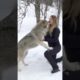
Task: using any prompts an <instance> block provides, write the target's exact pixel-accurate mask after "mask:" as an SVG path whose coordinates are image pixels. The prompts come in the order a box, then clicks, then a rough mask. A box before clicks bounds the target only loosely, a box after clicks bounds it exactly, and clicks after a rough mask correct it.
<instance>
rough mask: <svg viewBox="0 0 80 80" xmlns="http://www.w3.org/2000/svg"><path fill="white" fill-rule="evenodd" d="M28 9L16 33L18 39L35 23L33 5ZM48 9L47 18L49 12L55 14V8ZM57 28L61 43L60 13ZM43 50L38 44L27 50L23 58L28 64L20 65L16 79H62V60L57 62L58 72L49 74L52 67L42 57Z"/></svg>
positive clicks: (59, 54) (60, 53)
mask: <svg viewBox="0 0 80 80" xmlns="http://www.w3.org/2000/svg"><path fill="white" fill-rule="evenodd" d="M28 9H29V10H28V11H27V13H26V17H25V18H24V20H23V23H22V25H21V29H20V32H19V33H18V41H19V40H20V39H21V38H22V37H23V36H25V35H26V34H27V33H29V32H30V31H31V30H32V28H33V27H34V26H35V25H36V18H35V13H34V6H33V5H30V7H28ZM49 10H50V11H48V17H47V19H48V18H49V16H50V15H51V14H56V11H55V9H54V10H52V8H50V9H49ZM51 11H53V13H52V12H51ZM59 28H60V30H61V33H60V37H59V40H60V43H61V44H62V13H61V17H60V24H59ZM45 51H46V49H45V48H43V47H42V46H40V45H39V46H37V47H35V48H33V49H31V50H30V51H29V54H28V55H27V56H26V58H25V59H24V61H25V63H27V64H28V66H26V67H23V66H22V65H20V66H21V67H23V69H22V71H21V72H18V80H62V62H61V63H58V65H59V68H60V72H58V73H55V74H51V73H50V71H51V70H52V68H51V66H50V65H49V63H48V61H47V60H46V59H45V57H44V52H45ZM60 56H62V50H61V51H60V52H59V53H58V55H57V57H60Z"/></svg>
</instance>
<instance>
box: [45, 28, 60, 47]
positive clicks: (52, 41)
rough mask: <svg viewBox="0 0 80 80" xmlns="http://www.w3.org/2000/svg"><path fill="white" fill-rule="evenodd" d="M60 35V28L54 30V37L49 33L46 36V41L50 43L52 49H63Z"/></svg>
mask: <svg viewBox="0 0 80 80" xmlns="http://www.w3.org/2000/svg"><path fill="white" fill-rule="evenodd" d="M59 34H60V30H59V28H57V27H56V28H54V30H53V32H52V35H50V34H49V33H48V34H47V35H46V36H45V41H47V42H48V44H49V46H50V47H53V48H54V47H59V48H61V45H60V42H59Z"/></svg>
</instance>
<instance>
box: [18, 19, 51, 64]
mask: <svg viewBox="0 0 80 80" xmlns="http://www.w3.org/2000/svg"><path fill="white" fill-rule="evenodd" d="M47 24H48V22H47V21H45V20H42V21H40V22H39V23H38V24H37V25H36V26H35V28H33V29H32V31H31V32H30V33H29V34H27V35H26V36H25V37H24V38H23V39H21V40H20V42H19V43H18V61H23V60H24V57H25V56H26V55H27V54H28V50H29V49H31V48H34V47H36V46H38V45H42V46H43V47H45V48H47V49H51V48H50V47H49V46H48V45H46V44H45V43H43V40H44V36H45V35H46V34H47V31H48V26H47ZM25 51H26V52H25ZM23 62H24V61H23ZM24 64H25V63H24Z"/></svg>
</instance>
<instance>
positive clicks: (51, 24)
mask: <svg viewBox="0 0 80 80" xmlns="http://www.w3.org/2000/svg"><path fill="white" fill-rule="evenodd" d="M56 26H57V17H56V16H55V15H51V16H50V18H49V32H50V33H52V31H53V29H54V28H55V27H56Z"/></svg>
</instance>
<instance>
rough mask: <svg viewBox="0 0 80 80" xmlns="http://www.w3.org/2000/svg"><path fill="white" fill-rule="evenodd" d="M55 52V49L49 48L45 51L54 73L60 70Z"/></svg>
mask: <svg viewBox="0 0 80 80" xmlns="http://www.w3.org/2000/svg"><path fill="white" fill-rule="evenodd" d="M53 53H54V50H48V51H46V52H45V53H44V55H45V57H46V58H47V60H48V61H49V63H50V64H51V66H52V68H53V70H52V73H54V72H58V71H59V68H58V65H57V63H56V61H55V58H53Z"/></svg>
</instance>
